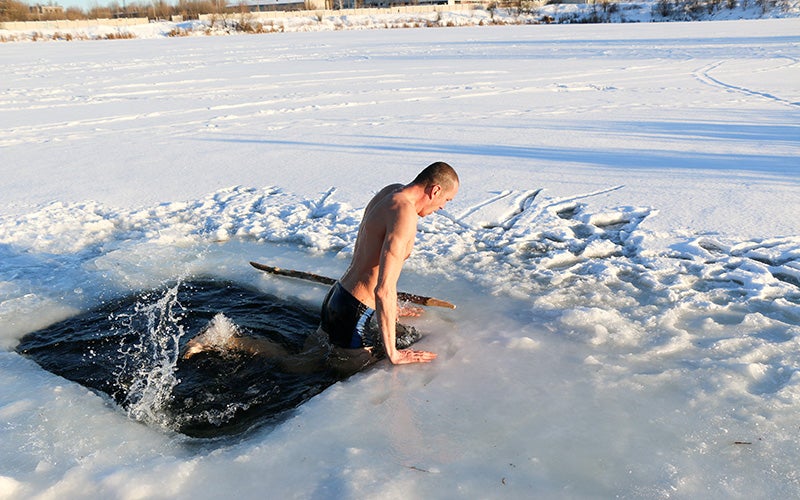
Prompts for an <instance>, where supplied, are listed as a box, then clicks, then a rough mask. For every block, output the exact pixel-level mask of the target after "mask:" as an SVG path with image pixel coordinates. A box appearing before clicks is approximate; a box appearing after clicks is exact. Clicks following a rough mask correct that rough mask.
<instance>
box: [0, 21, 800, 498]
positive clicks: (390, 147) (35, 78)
mask: <svg viewBox="0 0 800 500" xmlns="http://www.w3.org/2000/svg"><path fill="white" fill-rule="evenodd" d="M798 33H800V21H797V20H782V21H762V22H726V23H696V24H669V25H635V26H633V25H614V26H541V27H536V26H532V27H510V28H476V29H472V28H461V29H440V30H404V31H402V32H397V31H371V32H357V33H355V32H348V33H327V34H284V35H280V36H251V37H244V36H242V37H230V38H216V37H215V38H213V39H206V38H192V39H182V40H138V41H137V40H133V41H116V42H90V43H89V42H84V43H74V44H66V43H61V44H59V43H48V44H13V45H9V46H7V47H3V51H4V55H3V57H4V72H5V76H4V79H3V84H2V86H0V118H1V119H2V124H0V127H1V128H0V146H2V155H3V161H2V164H0V169H2V170H0V174H2V176H3V179H4V181H3V185H2V186H3V187H2V191H1V192H2V194H3V196H2V212H0V299H1V300H2V302H0V321H2V326H3V328H2V332H0V342H2V347H3V348H4V351H3V352H2V353H0V417H2V418H0V426H2V432H3V436H4V438H3V440H2V441H0V464H2V465H0V491H3V492H4V493H8V495H9V496H11V497H28V496H33V495H37V494H42V495H44V496H45V497H60V498H61V497H65V496H66V497H74V496H86V495H92V494H95V495H100V494H102V495H110V496H113V497H123V498H140V497H148V498H154V497H155V498H159V497H203V498H212V497H220V496H225V495H230V494H231V492H234V491H235V492H237V495H239V496H244V497H262V496H263V494H264V492H269V493H270V496H274V497H275V498H286V497H295V496H297V497H312V498H313V497H316V498H370V497H375V498H395V497H402V498H432V497H464V498H485V497H489V498H491V497H504V498H509V497H510V498H530V497H536V496H541V497H613V496H615V495H619V496H622V497H637V498H642V497H643V498H665V497H678V498H698V497H716V498H725V497H730V496H743V497H757V498H778V497H792V496H797V495H798V494H800V477H799V475H798V473H797V467H796V464H797V462H798V458H800V456H799V455H798V449H800V447H799V446H798V445H800V442H799V441H800V440H799V439H798V435H799V433H800V424H798V420H797V414H798V410H800V346H799V345H798V343H799V342H798V339H800V326H799V325H800V230H799V229H800V227H798V224H799V223H798V215H800V178H799V177H798V168H800V165H799V164H798V158H800V125H798V123H800V120H799V119H798V118H800V104H798V103H800V90H798V87H797V85H796V83H795V82H797V81H800V63H798V61H799V60H800V35H798ZM436 160H444V161H448V162H450V163H451V164H452V165H454V166H455V167H456V168H457V169H458V171H459V173H460V175H461V179H462V186H461V192H460V193H459V196H458V197H457V199H456V200H455V201H454V202H453V203H452V204H451V205H450V206H448V208H447V211H446V212H445V213H440V214H436V215H433V216H431V217H429V218H426V219H424V220H423V221H422V222H421V223H420V226H419V228H420V233H419V237H418V240H417V244H416V247H415V250H414V253H413V254H412V256H411V258H410V259H409V261H408V262H407V264H406V271H405V273H404V275H403V278H402V280H401V283H400V285H401V286H400V288H402V289H404V290H406V291H413V292H416V293H424V294H426V295H434V296H437V297H440V298H444V299H447V300H451V301H453V302H455V303H457V304H458V308H457V309H456V310H455V311H449V310H429V311H428V313H427V314H426V316H425V317H423V318H420V319H419V320H417V321H416V323H415V324H416V326H417V327H418V328H420V329H422V330H424V331H425V332H426V333H427V336H426V337H425V338H424V339H423V341H422V342H421V344H422V345H423V346H424V347H425V348H427V349H430V350H433V351H436V352H438V353H439V358H438V359H437V360H436V361H435V362H434V363H432V364H430V365H426V366H412V367H400V368H392V367H390V366H388V365H385V364H381V365H378V366H377V367H374V368H372V369H370V370H368V371H366V372H365V373H362V374H360V375H357V376H355V377H353V378H351V379H349V380H347V381H345V382H341V383H337V384H335V385H334V386H332V387H330V388H328V389H327V390H326V391H324V392H323V393H322V394H320V395H318V396H317V397H315V398H313V399H312V400H311V401H309V402H307V403H305V404H304V405H302V406H301V407H300V408H299V409H297V410H296V411H295V413H294V414H293V415H292V416H290V417H289V418H288V419H287V420H285V421H283V422H281V423H279V424H278V425H273V426H269V425H268V426H264V427H261V428H258V429H256V430H255V431H253V432H250V433H246V434H244V435H240V436H239V437H236V438H227V439H225V438H223V439H217V440H211V441H209V440H196V439H190V438H187V437H185V436H182V435H180V434H176V433H171V432H170V431H168V430H164V429H163V428H161V427H158V426H154V425H143V424H141V423H138V422H137V421H135V419H134V418H132V417H129V415H128V413H126V412H125V411H123V410H122V409H120V408H119V407H117V406H116V405H115V404H113V403H112V402H111V401H110V400H109V399H108V398H105V397H101V396H98V395H96V394H95V393H93V392H91V391H89V390H88V389H86V388H84V387H81V386H80V385H77V384H74V383H72V382H68V381H66V380H65V379H62V378H59V377H56V376H54V375H52V374H50V373H49V372H46V371H44V370H43V369H41V368H40V367H39V366H38V365H36V364H35V363H34V362H33V361H31V360H29V359H26V358H24V357H22V356H20V355H19V354H17V353H15V352H13V350H14V348H15V346H16V345H17V343H18V342H19V340H20V339H21V338H22V337H23V336H24V335H25V334H26V333H28V332H31V331H33V330H36V329H39V328H42V327H44V326H47V325H48V324H51V323H53V322H56V321H58V320H61V319H64V318H66V317H69V316H72V315H74V314H77V313H79V312H81V311H85V310H88V309H90V308H93V307H96V306H98V305H100V304H101V303H103V302H109V301H112V300H115V299H117V298H118V297H121V296H125V295H128V294H130V293H131V292H132V291H136V290H145V289H152V288H158V287H159V286H161V285H162V284H163V283H167V282H175V281H176V280H189V279H191V278H192V277H194V276H212V277H218V278H221V279H225V280H231V281H235V282H238V283H241V284H243V285H245V286H248V287H255V288H257V289H260V290H263V291H264V292H269V293H273V294H278V295H280V296H283V297H288V298H291V299H292V300H297V301H300V302H303V303H307V304H308V305H310V306H311V307H314V306H316V305H318V304H319V302H320V300H321V298H322V295H323V294H324V292H325V290H324V288H321V287H318V286H315V285H310V284H303V283H299V282H296V281H292V280H278V279H275V278H268V277H265V276H263V275H261V274H259V273H257V272H256V271H254V270H253V269H251V268H250V267H249V266H248V265H247V261H248V260H262V261H264V262H268V263H272V264H275V265H279V266H281V267H288V268H295V269H302V270H306V271H312V272H317V273H321V274H327V275H332V276H336V275H338V274H339V273H341V272H342V270H343V269H344V267H345V266H346V265H347V258H348V257H349V255H350V254H351V252H352V246H353V242H354V239H355V235H356V231H357V227H358V222H359V220H360V213H361V209H362V208H363V206H364V204H365V203H366V201H367V200H368V199H369V197H370V195H371V194H372V193H373V192H375V191H376V190H377V189H378V188H379V187H381V186H383V185H385V184H388V183H391V182H397V181H408V180H410V179H411V178H412V177H413V175H414V174H416V172H417V171H418V170H419V169H420V168H421V167H423V166H425V165H427V164H428V163H430V162H432V161H436ZM229 186H235V187H229ZM154 300H155V299H154Z"/></svg>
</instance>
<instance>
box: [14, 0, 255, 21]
mask: <svg viewBox="0 0 800 500" xmlns="http://www.w3.org/2000/svg"><path fill="white" fill-rule="evenodd" d="M52 5H53V3H52V2H51V3H50V6H52ZM245 8H246V7H245ZM241 9H242V7H240V6H238V5H237V6H233V7H231V6H226V3H225V2H224V1H222V0H219V1H215V0H178V2H177V3H176V4H174V5H173V4H170V3H167V2H165V1H164V0H153V1H150V0H147V1H140V2H137V1H135V0H131V1H124V2H122V3H121V4H120V3H119V2H117V1H116V0H114V1H112V2H110V3H108V4H107V5H106V6H99V5H95V6H93V7H91V8H90V9H88V10H84V9H81V8H80V7H68V8H66V9H36V7H35V6H31V5H30V4H28V3H25V2H21V1H19V0H0V22H3V21H40V20H41V21H54V20H59V19H69V20H77V19H113V18H116V17H149V18H151V19H171V18H172V16H183V18H184V19H197V17H198V16H199V15H200V14H213V13H218V12H223V11H224V12H239V11H240V10H241Z"/></svg>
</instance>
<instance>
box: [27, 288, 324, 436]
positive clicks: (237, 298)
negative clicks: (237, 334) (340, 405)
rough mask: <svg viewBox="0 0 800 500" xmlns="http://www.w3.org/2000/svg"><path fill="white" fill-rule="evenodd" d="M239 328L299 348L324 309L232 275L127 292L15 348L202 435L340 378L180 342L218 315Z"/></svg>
mask: <svg viewBox="0 0 800 500" xmlns="http://www.w3.org/2000/svg"><path fill="white" fill-rule="evenodd" d="M220 313H222V314H224V316H225V317H226V318H227V319H228V320H230V321H229V323H227V324H231V325H232V326H231V327H232V328H236V329H237V330H238V331H242V332H243V333H247V334H248V335H253V336H256V337H261V338H265V339H268V340H270V341H272V342H275V343H277V344H280V345H281V346H283V347H284V348H286V350H287V351H289V352H297V351H299V350H300V349H301V348H302V346H303V342H304V340H305V339H306V337H307V336H308V335H309V334H310V333H311V332H313V331H314V330H315V329H316V327H317V324H318V322H319V313H318V311H317V310H316V309H312V308H309V307H308V306H305V305H302V304H298V303H290V302H286V301H285V300H282V299H280V298H278V297H275V296H271V295H267V294H264V293H261V292H259V291H257V290H253V289H249V288H246V287H243V286H240V285H237V284H235V283H230V282H220V281H214V280H199V281H191V282H184V283H179V284H177V285H174V286H171V287H166V288H164V289H160V290H153V291H148V292H144V293H140V294H137V295H135V296H131V297H125V298H122V299H119V300H116V301H114V302H111V303H106V304H104V305H103V306H101V307H99V308H97V309H94V310H91V311H88V312H86V313H83V314H80V315H78V316H75V317H73V318H69V319H67V320H65V321H62V322H60V323H57V324H55V325H52V326H50V327H48V328H46V329H43V330H40V331H36V332H33V333H30V334H28V335H26V336H25V337H24V338H23V339H22V341H21V342H20V344H19V346H18V347H17V351H18V352H20V353H22V354H24V355H26V356H29V357H31V358H32V359H34V360H35V361H36V362H37V363H39V364H40V365H41V366H42V367H43V368H45V369H47V370H49V371H51V372H53V373H55V374H57V375H60V376H63V377H65V378H67V379H69V380H73V381H75V382H78V383H80V384H83V385H85V386H87V387H90V388H92V389H96V390H98V391H102V392H104V393H106V394H108V395H109V396H111V397H112V398H113V399H114V401H116V402H117V403H118V404H119V405H121V406H122V407H123V408H125V410H126V411H127V412H128V414H129V415H130V416H131V417H132V418H135V419H136V420H139V421H143V422H145V423H148V424H150V425H156V426H159V427H162V428H166V429H170V430H175V431H178V432H182V433H184V434H187V435H189V436H195V437H213V436H220V435H226V434H235V433H239V432H242V431H244V430H247V429H248V428H251V427H252V426H254V425H260V424H264V423H269V422H274V421H276V420H279V419H280V418H281V417H282V416H285V415H286V412H287V410H290V409H292V408H295V407H296V406H298V405H299V404H301V403H303V402H304V401H306V400H308V399H309V398H311V397H312V396H314V395H316V394H318V393H319V392H321V391H322V390H324V389H325V388H326V387H328V386H329V385H331V384H333V383H334V382H336V380H337V378H336V376H335V375H334V374H333V373H331V372H329V371H325V370H322V371H317V372H314V373H303V374H298V373H289V372H287V371H285V370H284V369H282V367H281V366H280V365H279V364H278V363H276V362H275V361H274V360H270V359H268V358H265V357H262V356H254V355H251V354H246V353H244V352H230V351H228V352H223V351H219V350H209V351H206V352H202V353H200V354H197V355H194V356H192V357H191V358H189V359H185V360H184V359H180V356H179V352H180V348H181V347H182V346H183V345H185V344H186V342H188V341H189V340H190V339H191V338H192V337H194V336H195V335H197V334H198V333H199V332H200V331H202V330H203V328H204V327H206V326H207V325H208V324H209V322H210V321H211V320H212V319H213V318H214V317H215V316H217V315H218V314H220Z"/></svg>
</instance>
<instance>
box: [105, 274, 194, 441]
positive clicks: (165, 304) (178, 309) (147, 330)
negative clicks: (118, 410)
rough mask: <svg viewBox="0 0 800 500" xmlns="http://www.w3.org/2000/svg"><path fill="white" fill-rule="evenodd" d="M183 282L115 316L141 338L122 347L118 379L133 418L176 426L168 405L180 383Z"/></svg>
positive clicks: (130, 332) (124, 326)
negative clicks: (130, 311) (155, 297)
mask: <svg viewBox="0 0 800 500" xmlns="http://www.w3.org/2000/svg"><path fill="white" fill-rule="evenodd" d="M180 286H181V284H180V283H178V284H176V285H175V286H173V287H171V288H168V289H167V290H166V291H164V292H163V295H162V296H161V297H160V298H158V299H157V300H155V301H154V302H150V299H151V296H150V295H147V294H146V295H144V296H143V297H142V298H141V299H140V300H139V301H138V302H137V303H136V304H135V307H134V311H133V313H126V314H119V315H118V316H117V317H116V318H112V320H113V319H116V320H117V321H118V322H119V323H120V325H121V326H120V328H121V329H122V330H123V332H122V333H124V334H132V335H133V336H134V337H135V338H138V339H139V340H138V341H137V342H136V343H134V344H133V345H129V346H124V345H121V347H120V349H119V354H120V356H121V358H122V360H123V364H122V366H121V367H120V370H119V371H118V372H117V374H116V380H117V385H118V387H119V389H120V390H121V391H123V392H124V397H123V404H122V405H123V407H125V408H127V411H128V415H129V416H130V417H131V418H133V419H135V420H138V421H140V422H144V423H147V424H151V425H157V426H159V427H162V428H166V429H173V428H174V426H175V425H174V424H175V422H174V419H173V418H172V417H171V416H170V412H168V411H167V408H168V407H169V404H170V403H171V401H172V398H173V389H174V388H175V386H176V385H178V384H179V383H180V379H178V377H177V376H176V372H177V368H178V366H177V365H178V357H179V351H180V339H181V337H182V336H183V335H184V327H183V325H182V324H181V320H182V319H183V318H184V316H185V310H184V308H183V306H182V305H181V304H180V302H179V301H178V290H179V288H180Z"/></svg>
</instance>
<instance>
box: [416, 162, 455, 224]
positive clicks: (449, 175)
mask: <svg viewBox="0 0 800 500" xmlns="http://www.w3.org/2000/svg"><path fill="white" fill-rule="evenodd" d="M411 184H412V185H416V186H419V187H421V188H423V189H424V190H425V195H426V197H427V198H426V199H427V201H428V203H426V205H425V206H424V207H423V209H422V210H421V211H420V212H419V215H420V216H422V217H424V216H426V215H430V214H432V213H433V212H435V211H436V210H441V209H442V208H444V206H445V205H446V204H447V202H449V201H451V200H452V199H453V198H455V196H456V193H458V186H459V180H458V174H457V173H456V171H455V170H454V169H453V167H451V166H450V165H448V164H447V163H445V162H443V161H437V162H436V163H431V164H430V165H428V166H427V167H425V170H423V171H422V172H420V173H419V175H417V177H416V178H415V179H414V180H413V181H412V182H411Z"/></svg>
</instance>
